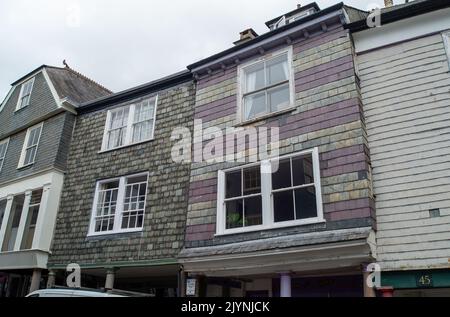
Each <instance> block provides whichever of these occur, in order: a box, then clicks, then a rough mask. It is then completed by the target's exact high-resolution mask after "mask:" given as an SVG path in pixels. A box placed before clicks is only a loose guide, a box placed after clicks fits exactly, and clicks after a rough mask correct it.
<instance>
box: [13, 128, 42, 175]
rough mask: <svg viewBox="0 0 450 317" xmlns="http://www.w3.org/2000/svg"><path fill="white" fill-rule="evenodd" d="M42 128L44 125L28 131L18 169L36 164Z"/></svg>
mask: <svg viewBox="0 0 450 317" xmlns="http://www.w3.org/2000/svg"><path fill="white" fill-rule="evenodd" d="M42 126H43V123H40V124H38V125H35V126H34V127H31V128H29V129H28V130H27V135H26V136H25V142H24V144H23V148H22V154H21V155H20V160H19V166H18V168H21V167H24V166H28V165H31V164H34V160H35V158H36V153H37V148H38V145H39V140H40V138H41V132H42Z"/></svg>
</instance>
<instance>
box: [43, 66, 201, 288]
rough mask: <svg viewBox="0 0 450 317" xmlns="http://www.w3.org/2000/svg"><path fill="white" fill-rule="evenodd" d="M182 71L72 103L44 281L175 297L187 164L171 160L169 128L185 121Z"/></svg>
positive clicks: (189, 97) (186, 86) (187, 105)
mask: <svg viewBox="0 0 450 317" xmlns="http://www.w3.org/2000/svg"><path fill="white" fill-rule="evenodd" d="M193 100H194V84H193V81H192V76H191V74H190V72H188V71H184V72H181V73H178V74H175V75H173V76H170V77H167V78H164V79H161V80H158V81H155V82H151V83H148V84H145V85H142V86H139V87H136V88H132V89H130V90H127V91H123V92H120V93H117V94H113V95H111V96H108V97H106V98H103V99H99V100H96V101H94V102H92V103H87V104H85V105H83V106H82V107H80V109H79V115H78V117H77V122H76V126H75V129H74V136H73V141H72V144H71V147H70V151H69V158H68V163H67V175H66V179H65V185H64V189H63V193H62V198H61V208H60V212H59V214H58V219H57V224H56V230H55V237H54V244H53V248H52V252H53V253H52V257H51V259H50V262H49V268H50V269H51V275H52V278H51V280H50V282H49V283H50V285H53V284H54V283H56V284H57V285H65V284H66V275H67V274H66V269H67V266H68V265H69V264H71V263H74V264H77V265H78V266H79V267H80V268H81V286H83V287H92V288H106V289H112V288H115V289H121V290H127V291H135V292H141V293H146V294H153V295H155V296H175V295H177V294H176V291H177V289H179V286H178V270H179V266H178V264H177V259H176V258H177V255H178V252H179V250H180V249H181V247H182V245H183V239H184V230H185V228H184V227H185V221H186V219H185V218H186V209H187V197H188V180H189V172H190V165H189V164H178V163H177V162H174V161H173V160H172V153H171V151H172V143H173V142H172V141H171V136H172V131H173V130H174V129H176V128H178V127H180V128H185V129H192V111H193Z"/></svg>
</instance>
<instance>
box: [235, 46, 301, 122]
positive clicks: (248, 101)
mask: <svg viewBox="0 0 450 317" xmlns="http://www.w3.org/2000/svg"><path fill="white" fill-rule="evenodd" d="M291 68H292V48H289V49H287V50H283V51H281V52H277V53H273V54H270V55H268V56H266V57H264V58H261V59H258V60H257V61H252V62H250V63H248V64H245V65H242V66H241V67H240V68H239V78H240V87H239V92H240V93H239V95H240V97H239V103H240V117H241V119H242V120H241V121H249V120H252V119H256V118H259V117H263V116H265V115H268V114H271V113H276V112H279V111H282V110H285V109H287V108H290V107H291V106H293V104H294V93H293V91H294V89H293V87H294V86H293V80H292V78H291V75H292V69H291Z"/></svg>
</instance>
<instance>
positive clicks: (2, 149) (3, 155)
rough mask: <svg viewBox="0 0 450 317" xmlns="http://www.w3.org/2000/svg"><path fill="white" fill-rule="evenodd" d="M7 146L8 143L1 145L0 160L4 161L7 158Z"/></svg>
mask: <svg viewBox="0 0 450 317" xmlns="http://www.w3.org/2000/svg"><path fill="white" fill-rule="evenodd" d="M7 145H8V143H7V142H5V143H2V144H0V158H1V159H3V158H4V157H5V154H6V147H7Z"/></svg>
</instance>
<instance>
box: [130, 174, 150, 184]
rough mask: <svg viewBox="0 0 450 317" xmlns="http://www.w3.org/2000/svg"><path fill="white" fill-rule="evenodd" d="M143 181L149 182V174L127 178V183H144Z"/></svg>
mask: <svg viewBox="0 0 450 317" xmlns="http://www.w3.org/2000/svg"><path fill="white" fill-rule="evenodd" d="M142 182H147V175H140V176H134V177H128V178H127V184H135V183H142Z"/></svg>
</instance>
